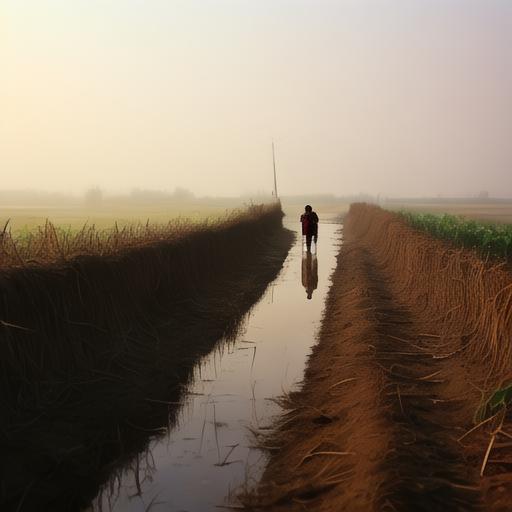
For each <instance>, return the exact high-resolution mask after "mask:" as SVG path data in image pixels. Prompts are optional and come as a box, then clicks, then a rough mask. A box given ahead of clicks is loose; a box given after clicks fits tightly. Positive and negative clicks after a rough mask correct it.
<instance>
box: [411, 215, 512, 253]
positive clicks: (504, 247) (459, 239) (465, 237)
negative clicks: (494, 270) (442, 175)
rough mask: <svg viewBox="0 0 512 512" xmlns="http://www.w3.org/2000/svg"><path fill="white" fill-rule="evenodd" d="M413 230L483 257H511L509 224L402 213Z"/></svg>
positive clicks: (452, 216)
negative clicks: (428, 234)
mask: <svg viewBox="0 0 512 512" xmlns="http://www.w3.org/2000/svg"><path fill="white" fill-rule="evenodd" d="M401 215H402V216H403V217H404V219H405V220H406V221H407V222H408V223H409V224H410V225H411V226H412V227H413V228H416V229H420V230H422V231H426V232H427V233H430V234H431V235H433V236H435V237H436V238H439V239H441V240H446V241H449V242H453V243H455V244H457V245H459V246H461V247H464V248H466V249H475V250H477V251H478V252H479V253H480V254H482V255H483V256H487V255H489V256H493V257H498V258H510V256H511V255H512V224H499V223H498V224H496V223H492V222H479V221H476V220H472V219H467V218H465V217H462V216H456V215H448V214H446V213H445V214H442V215H436V214H432V213H418V212H410V211H404V212H401Z"/></svg>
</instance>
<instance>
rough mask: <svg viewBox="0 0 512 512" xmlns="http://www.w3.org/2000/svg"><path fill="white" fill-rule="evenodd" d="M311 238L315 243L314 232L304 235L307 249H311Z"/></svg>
mask: <svg viewBox="0 0 512 512" xmlns="http://www.w3.org/2000/svg"><path fill="white" fill-rule="evenodd" d="M312 239H313V240H314V241H315V244H316V241H317V239H318V234H317V233H315V234H314V235H306V247H307V248H308V249H311V240H312Z"/></svg>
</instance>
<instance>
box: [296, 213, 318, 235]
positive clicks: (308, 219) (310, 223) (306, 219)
mask: <svg viewBox="0 0 512 512" xmlns="http://www.w3.org/2000/svg"><path fill="white" fill-rule="evenodd" d="M300 221H301V223H302V234H303V235H306V236H312V235H318V215H317V214H316V213H315V212H310V213H303V214H302V215H301V216H300Z"/></svg>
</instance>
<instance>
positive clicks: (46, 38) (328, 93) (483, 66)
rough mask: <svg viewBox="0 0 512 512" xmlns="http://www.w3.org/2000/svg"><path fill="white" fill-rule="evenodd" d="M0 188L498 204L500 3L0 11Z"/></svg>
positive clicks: (84, 4)
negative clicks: (276, 192) (456, 198)
mask: <svg viewBox="0 0 512 512" xmlns="http://www.w3.org/2000/svg"><path fill="white" fill-rule="evenodd" d="M0 63H1V68H0V178H1V181H0V188H2V189H7V188H39V189H58V190H65V191H76V192H79V191H80V190H83V189H84V188H86V187H90V186H92V185H99V186H101V187H103V188H105V189H107V190H115V191H127V190H129V189H131V188H133V187H141V188H152V189H169V190H172V189H174V187H176V186H182V187H187V188H190V189H192V190H194V191H195V192H196V193H197V194H199V195H205V194H212V195H213V194H221V195H235V194H239V193H246V192H255V191H258V190H266V191H269V190H270V189H271V186H272V159H271V146H270V145H271V140H272V138H274V139H275V142H276V146H277V159H278V172H279V176H278V177H279V186H280V189H281V192H282V193H283V194H293V193H305V192H307V191H311V192H331V193H335V194H338V195H344V194H352V193H358V192H368V193H372V194H377V193H380V194H382V195H392V196H397V195H413V196H422V195H438V194H443V195H474V194H476V193H477V192H478V191H479V190H481V189H487V190H489V192H490V193H491V194H492V195H496V196H512V1H511V0H479V1H476V0H337V1H327V0H309V1H305V0H231V1H228V0H183V1H179V0H0Z"/></svg>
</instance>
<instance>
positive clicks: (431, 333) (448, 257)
mask: <svg viewBox="0 0 512 512" xmlns="http://www.w3.org/2000/svg"><path fill="white" fill-rule="evenodd" d="M510 283H512V277H511V276H510V275H509V274H508V273H507V272H505V271H504V270H502V269H500V268H498V267H496V266H494V267H493V266H492V265H490V264H486V263H484V262H482V261H481V260H479V259H478V258H477V257H476V256H474V255H473V254H470V253H466V252H464V251H460V250H456V249H453V248H451V247H448V246H446V245H444V244H442V243H441V242H438V241H435V240H433V239H431V238H429V237H428V236H426V235H423V234H420V233H418V232H415V231H414V230H411V229H410V228H408V227H407V226H405V225H404V224H403V222H402V221H400V219H398V218H397V217H396V216H394V215H392V214H390V213H387V212H383V211H382V210H380V209H378V208H374V207H368V206H364V205H356V206H354V207H352V209H351V212H350V213H349V215H348V217H347V219H346V223H345V231H344V245H343V246H342V249H341V251H340V254H339V257H338V266H337V269H336V271H335V273H334V275H333V285H332V288H331V290H330V294H329V297H328V300H327V304H326V310H325V314H324V322H323V325H322V328H321V331H320V335H319V344H318V345H317V346H316V348H315V349H314V352H313V354H312V356H311V358H310V361H309V366H308V369H307V372H306V375H305V380H304V386H303V389H302V390H301V391H299V392H297V393H294V394H292V395H290V396H288V397H286V399H285V405H286V407H287V409H288V411H287V414H286V415H285V417H284V418H283V420H282V422H281V424H280V425H279V426H278V428H277V430H276V431H275V432H274V433H272V434H271V435H270V436H268V435H265V434H263V435H262V439H261V441H262V444H265V445H267V446H270V447H271V448H272V456H271V460H270V464H269V466H268V468H267V470H266V473H265V475H264V478H263V481H262V484H261V485H260V488H259V493H258V495H257V496H256V497H254V496H251V497H250V498H249V499H248V500H247V503H248V504H250V507H252V509H254V510H318V511H332V510H347V511H386V510H389V511H408V510H418V511H452V510H453V511H471V510H493V511H498V510H499V511H505V510H509V509H510V508H509V507H510V502H511V501H510V498H511V496H512V475H511V474H510V472H509V471H510V465H511V464H512V451H511V449H510V448H511V444H510V437H508V434H509V432H508V431H507V424H508V423H507V422H508V421H509V419H508V414H507V409H506V408H502V409H501V410H500V411H499V413H498V414H497V416H496V417H494V418H493V419H491V420H490V421H488V422H486V423H485V424H482V425H479V426H477V428H475V430H474V431H471V432H470V429H472V428H473V426H474V418H475V412H476V411H477V410H478V409H479V407H480V406H481V405H482V403H483V399H482V397H487V396H489V394H490V393H491V392H492V390H494V389H496V388H497V387H500V386H502V385H503V383H504V382H508V379H510V375H511V367H512V365H511V363H510V360H509V358H508V355H509V350H510V347H509V346H508V345H505V344H504V343H502V342H503V341H505V340H507V341H508V343H510V335H511V333H512V331H511V329H510V312H511V307H512V302H511V296H510V293H509V290H510V286H509V285H510ZM507 337H508V338H507ZM500 343H501V345H500ZM477 423H478V421H477ZM468 432H469V434H468V435H465V434H466V433H468ZM263 439H264V441H263ZM488 449H489V450H488ZM488 451H489V453H488V456H486V452H488ZM481 473H482V475H483V476H481Z"/></svg>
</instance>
